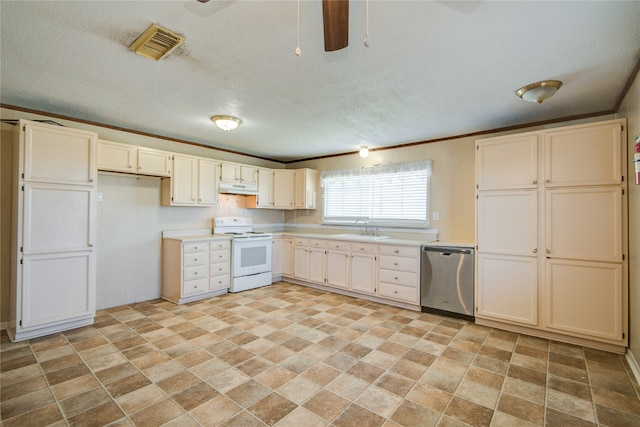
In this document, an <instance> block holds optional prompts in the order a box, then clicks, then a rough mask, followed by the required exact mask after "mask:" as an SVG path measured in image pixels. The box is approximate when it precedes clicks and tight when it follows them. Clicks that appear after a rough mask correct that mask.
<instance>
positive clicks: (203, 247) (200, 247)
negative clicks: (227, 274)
mask: <svg viewBox="0 0 640 427" xmlns="http://www.w3.org/2000/svg"><path fill="white" fill-rule="evenodd" d="M208 250H209V242H200V243H185V244H184V246H183V248H182V251H183V252H184V253H185V254H187V253H191V252H205V251H208Z"/></svg>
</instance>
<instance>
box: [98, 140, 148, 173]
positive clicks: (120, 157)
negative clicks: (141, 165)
mask: <svg viewBox="0 0 640 427" xmlns="http://www.w3.org/2000/svg"><path fill="white" fill-rule="evenodd" d="M137 165H138V149H137V147H136V146H135V145H129V144H121V143H119V142H112V141H105V140H102V139H100V140H98V169H99V170H105V171H114V172H127V173H136V166H137Z"/></svg>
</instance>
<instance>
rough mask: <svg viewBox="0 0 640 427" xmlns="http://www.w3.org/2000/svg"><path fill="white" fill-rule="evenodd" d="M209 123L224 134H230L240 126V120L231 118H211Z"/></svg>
mask: <svg viewBox="0 0 640 427" xmlns="http://www.w3.org/2000/svg"><path fill="white" fill-rule="evenodd" d="M211 121H212V122H213V123H215V124H216V126H218V127H219V128H220V129H222V130H223V131H225V132H230V131H232V130H234V129H235V128H237V127H238V126H240V123H242V120H240V119H239V118H237V117H233V116H213V117H211Z"/></svg>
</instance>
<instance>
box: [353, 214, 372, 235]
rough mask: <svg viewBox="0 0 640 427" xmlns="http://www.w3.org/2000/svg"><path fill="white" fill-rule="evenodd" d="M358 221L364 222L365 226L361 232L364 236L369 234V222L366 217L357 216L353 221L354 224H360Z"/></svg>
mask: <svg viewBox="0 0 640 427" xmlns="http://www.w3.org/2000/svg"><path fill="white" fill-rule="evenodd" d="M358 221H362V222H364V228H363V229H362V230H361V231H360V234H361V235H363V236H367V235H369V229H368V227H369V222H368V221H367V220H366V219H365V218H362V217H360V218H356V220H355V221H354V222H353V225H358Z"/></svg>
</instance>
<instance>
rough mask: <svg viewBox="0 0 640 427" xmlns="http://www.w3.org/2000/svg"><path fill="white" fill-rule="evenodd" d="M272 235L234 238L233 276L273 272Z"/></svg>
mask: <svg viewBox="0 0 640 427" xmlns="http://www.w3.org/2000/svg"><path fill="white" fill-rule="evenodd" d="M272 240H273V238H272V237H271V236H269V237H251V238H235V239H233V277H243V276H251V275H253V274H260V273H267V272H271V249H272Z"/></svg>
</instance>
